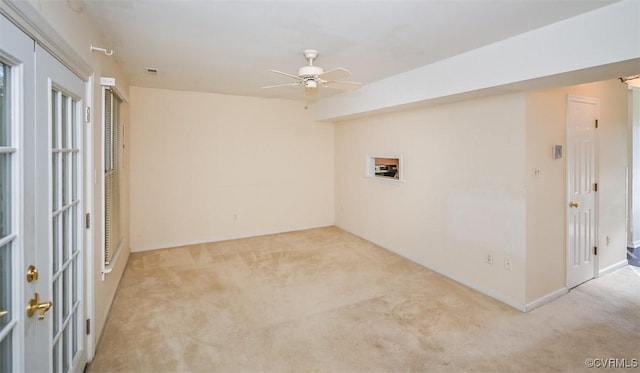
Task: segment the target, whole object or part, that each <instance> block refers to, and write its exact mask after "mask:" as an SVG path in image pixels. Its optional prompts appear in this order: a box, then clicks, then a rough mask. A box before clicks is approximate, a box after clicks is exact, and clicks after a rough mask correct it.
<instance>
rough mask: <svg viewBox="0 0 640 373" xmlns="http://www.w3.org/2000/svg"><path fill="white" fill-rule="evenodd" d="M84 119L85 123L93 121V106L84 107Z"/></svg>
mask: <svg viewBox="0 0 640 373" xmlns="http://www.w3.org/2000/svg"><path fill="white" fill-rule="evenodd" d="M84 121H85V123H89V122H91V108H90V107H89V106H87V107H86V108H85V109H84Z"/></svg>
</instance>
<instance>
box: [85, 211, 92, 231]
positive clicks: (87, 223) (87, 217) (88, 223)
mask: <svg viewBox="0 0 640 373" xmlns="http://www.w3.org/2000/svg"><path fill="white" fill-rule="evenodd" d="M84 228H85V229H89V228H91V214H90V213H88V212H87V213H86V214H85V215H84Z"/></svg>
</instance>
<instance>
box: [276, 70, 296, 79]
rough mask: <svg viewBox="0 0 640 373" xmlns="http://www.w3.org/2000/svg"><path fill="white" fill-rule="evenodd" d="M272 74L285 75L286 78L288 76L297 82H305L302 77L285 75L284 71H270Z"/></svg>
mask: <svg viewBox="0 0 640 373" xmlns="http://www.w3.org/2000/svg"><path fill="white" fill-rule="evenodd" d="M269 71H271V72H272V73H276V74H280V75H284V76H288V77H289V78H293V79H296V80H303V79H302V78H301V77H299V76H296V75H291V74H287V73H283V72H282V71H278V70H269Z"/></svg>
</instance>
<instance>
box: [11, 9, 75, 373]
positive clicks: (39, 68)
mask: <svg viewBox="0 0 640 373" xmlns="http://www.w3.org/2000/svg"><path fill="white" fill-rule="evenodd" d="M34 50H35V52H34ZM84 94H85V84H84V82H83V81H82V80H81V79H79V78H78V77H77V76H76V75H74V74H73V73H71V72H70V71H69V70H68V69H67V68H65V67H64V66H63V65H62V64H60V63H59V62H58V61H57V60H56V59H55V58H53V57H52V56H51V55H49V54H48V53H47V52H46V51H44V50H42V49H41V48H40V47H38V46H36V45H35V43H34V41H33V40H32V39H31V38H29V37H28V36H27V35H25V34H24V33H22V32H21V31H20V30H19V29H18V28H17V27H15V26H14V25H13V24H12V23H11V22H9V21H8V20H7V19H6V18H4V17H3V16H0V371H3V372H4V371H7V372H11V371H15V372H22V371H26V372H51V371H56V372H57V371H65V372H67V371H68V372H72V371H82V370H83V369H84V366H85V363H86V354H85V353H84V341H85V339H84V328H83V327H84V322H83V321H84V315H83V311H84V308H85V307H84V299H83V289H82V281H81V279H82V278H83V276H82V274H83V265H82V264H83V262H82V261H83V251H84V248H83V241H84V240H83V238H84V236H83V235H84V232H83V225H82V222H83V219H82V215H83V185H84V183H83V175H82V164H83V162H82V154H83V153H82V143H83V137H82V136H83V133H82V115H81V112H82V106H83V97H84ZM29 266H33V267H34V268H35V269H37V276H36V275H35V274H34V275H32V276H30V278H29V279H28V277H29V276H27V268H28V267H29ZM36 294H37V295H38V296H37V297H36ZM36 299H37V302H36V301H35V300H36ZM30 300H34V302H33V305H34V306H38V304H39V306H38V307H35V308H34V309H33V310H32V311H33V312H29V310H28V308H29V307H28V304H29V302H30ZM49 301H51V302H52V307H49V303H48V302H49ZM44 311H47V312H44ZM40 316H42V317H40Z"/></svg>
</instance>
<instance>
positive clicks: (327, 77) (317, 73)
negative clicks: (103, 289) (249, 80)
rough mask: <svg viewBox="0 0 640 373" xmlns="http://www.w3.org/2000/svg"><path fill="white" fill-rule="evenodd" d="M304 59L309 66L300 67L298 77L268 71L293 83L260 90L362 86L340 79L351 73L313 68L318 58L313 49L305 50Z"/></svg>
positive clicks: (338, 69)
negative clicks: (285, 77) (293, 87)
mask: <svg viewBox="0 0 640 373" xmlns="http://www.w3.org/2000/svg"><path fill="white" fill-rule="evenodd" d="M303 54H304V57H305V58H306V59H307V61H309V65H307V66H302V67H301V68H299V69H298V75H292V74H287V73H285V72H282V71H278V70H270V71H272V72H274V73H276V74H280V75H284V76H288V77H289V78H293V79H295V80H296V81H295V82H293V83H286V84H276V85H269V86H266V87H262V88H276V87H288V86H303V87H304V88H305V91H307V92H308V91H310V90H315V89H316V88H318V87H327V88H335V89H343V90H351V89H356V88H358V87H360V86H361V85H362V83H358V82H350V81H344V80H341V79H344V78H348V77H350V76H351V71H349V70H347V69H345V68H343V67H336V68H335V69H331V70H328V71H324V69H323V68H322V67H320V66H315V65H314V64H313V60H315V59H316V57H318V51H317V50H314V49H307V50H305V51H303Z"/></svg>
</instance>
